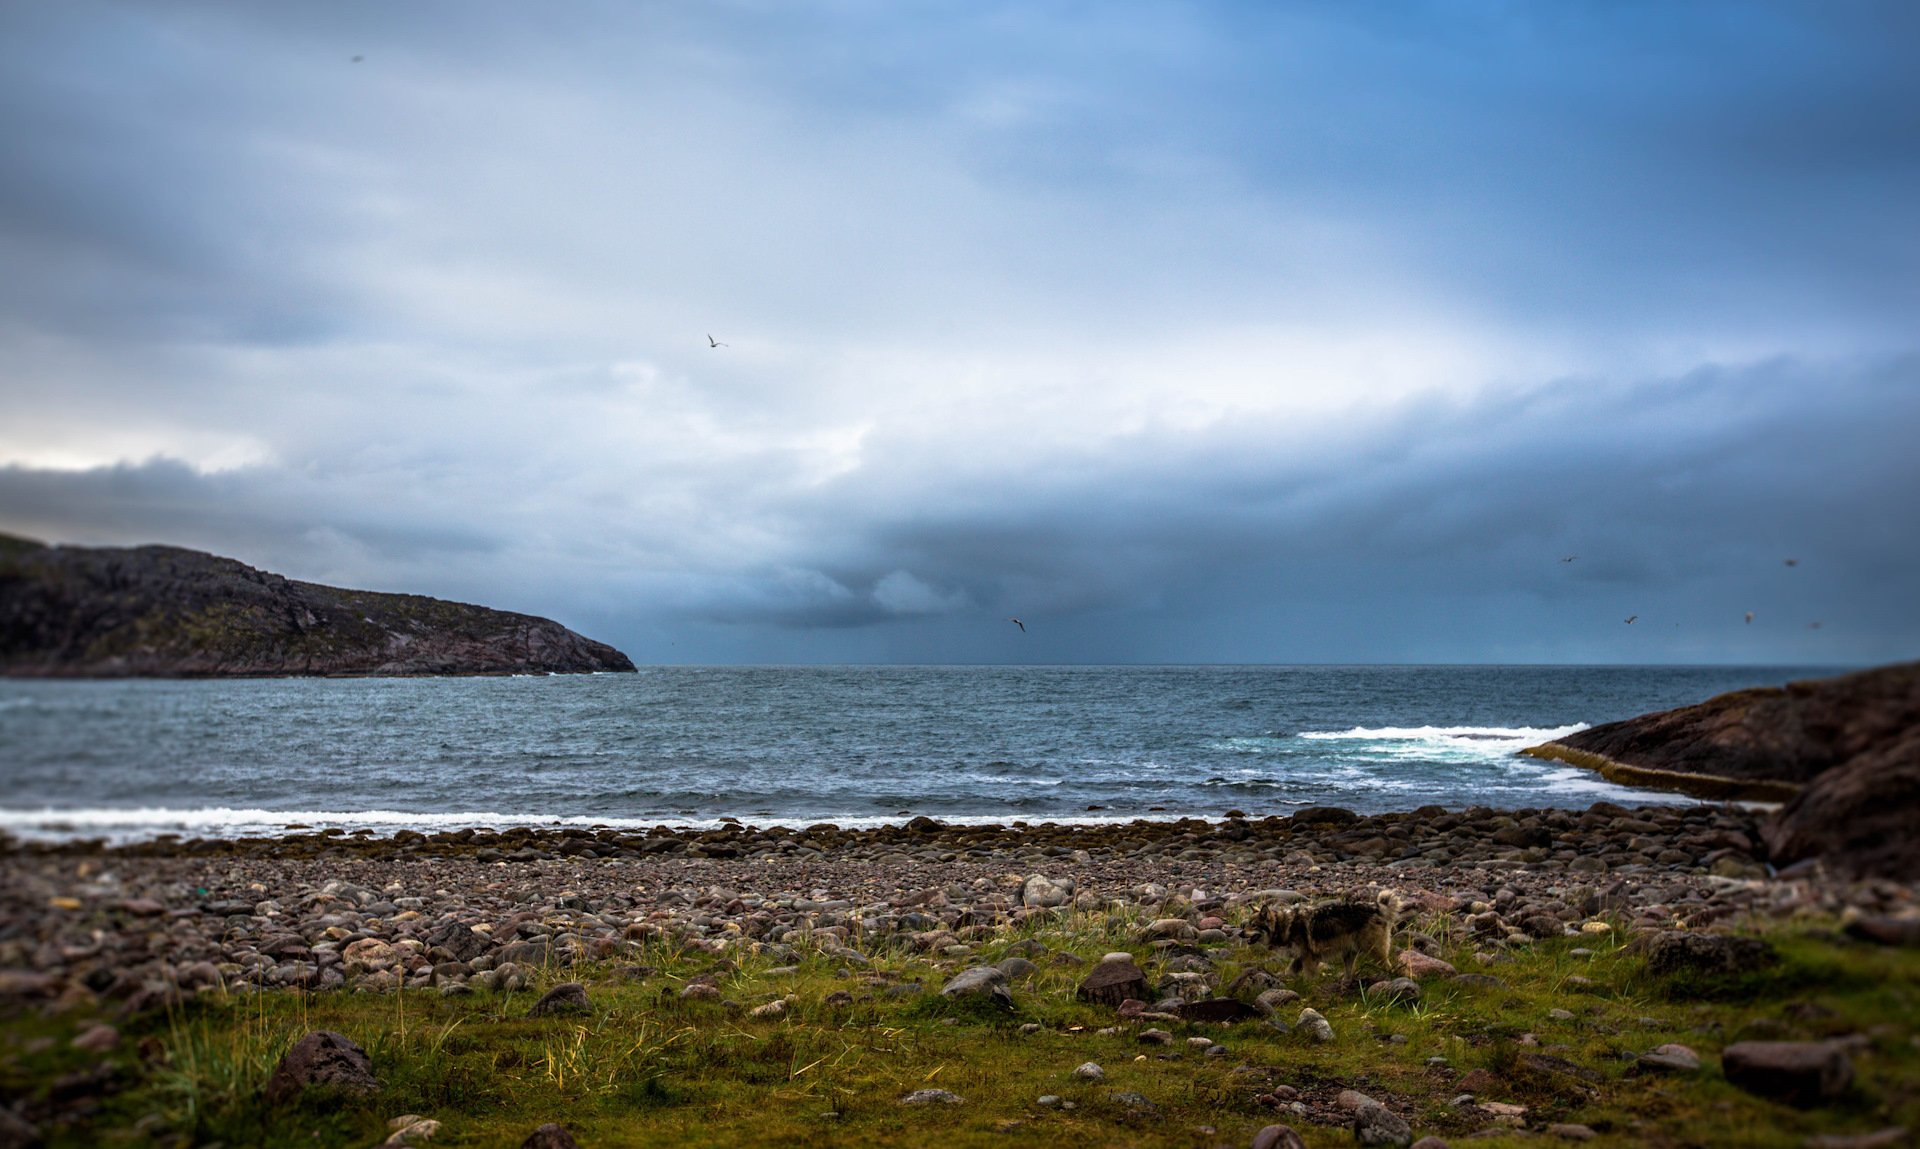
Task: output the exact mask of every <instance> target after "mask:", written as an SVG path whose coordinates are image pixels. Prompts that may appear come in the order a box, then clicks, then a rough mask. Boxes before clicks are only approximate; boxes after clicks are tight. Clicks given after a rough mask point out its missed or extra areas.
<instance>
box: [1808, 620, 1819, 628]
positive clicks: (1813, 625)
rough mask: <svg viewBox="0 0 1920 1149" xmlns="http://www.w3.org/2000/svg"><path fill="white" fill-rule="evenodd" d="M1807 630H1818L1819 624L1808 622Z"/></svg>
mask: <svg viewBox="0 0 1920 1149" xmlns="http://www.w3.org/2000/svg"><path fill="white" fill-rule="evenodd" d="M1807 629H1808V630H1819V629H1820V624H1819V623H1817V622H1810V623H1808V624H1807Z"/></svg>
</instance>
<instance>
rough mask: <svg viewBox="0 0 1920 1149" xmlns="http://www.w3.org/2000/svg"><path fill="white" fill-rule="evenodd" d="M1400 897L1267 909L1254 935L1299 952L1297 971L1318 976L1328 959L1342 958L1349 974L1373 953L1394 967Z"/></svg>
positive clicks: (1257, 919) (1390, 895)
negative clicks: (1322, 965) (1395, 933)
mask: <svg viewBox="0 0 1920 1149" xmlns="http://www.w3.org/2000/svg"><path fill="white" fill-rule="evenodd" d="M1399 917H1400V899H1399V898H1398V897H1396V896H1395V895H1394V893H1393V891H1392V890H1381V891H1380V896H1379V897H1378V898H1377V899H1375V900H1374V901H1373V902H1371V903H1369V902H1356V901H1338V902H1321V903H1319V904H1318V905H1312V906H1267V907H1265V908H1264V909H1262V910H1261V911H1260V912H1259V913H1258V914H1256V915H1255V916H1254V919H1253V923H1252V932H1253V933H1254V934H1256V935H1258V936H1261V937H1264V938H1265V939H1266V943H1267V944H1268V945H1269V946H1272V947H1274V948H1275V949H1284V950H1287V951H1289V952H1291V953H1292V954H1293V972H1295V973H1302V972H1304V973H1306V974H1307V975H1308V976H1312V975H1313V974H1314V973H1315V972H1316V971H1318V970H1319V968H1320V963H1321V962H1322V961H1325V960H1326V959H1327V958H1330V957H1334V956H1339V957H1341V958H1342V959H1344V961H1345V963H1346V969H1347V976H1348V977H1352V976H1353V967H1354V964H1355V963H1356V962H1358V961H1359V959H1360V957H1361V956H1362V955H1363V954H1364V955H1368V956H1371V957H1373V958H1374V959H1375V960H1377V961H1379V963H1380V964H1381V965H1382V966H1384V967H1386V968H1387V969H1388V970H1391V969H1392V968H1393V927H1394V925H1395V923H1396V922H1397V921H1398V920H1399Z"/></svg>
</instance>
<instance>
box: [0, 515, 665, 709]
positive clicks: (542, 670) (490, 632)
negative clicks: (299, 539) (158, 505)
mask: <svg viewBox="0 0 1920 1149" xmlns="http://www.w3.org/2000/svg"><path fill="white" fill-rule="evenodd" d="M633 668H634V667H633V662H632V660H630V659H629V658H628V657H627V656H626V655H624V654H622V653H620V652H619V651H617V650H615V649H614V648H613V647H611V646H608V645H606V644H605V643H602V642H595V641H593V640H592V639H589V638H584V637H582V636H581V635H578V634H575V633H574V632H573V631H571V630H568V629H567V628H566V627H564V626H561V625H560V624H559V623H557V622H553V621H551V620H549V619H544V618H536V617H534V616H532V615H525V614H513V613H510V612H508V611H502V610H490V609H488V608H486V607H482V606H469V605H467V604H465V603H457V602H446V601H444V600H441V599H436V598H427V597H425V596H423V595H413V594H381V593H377V592H373V591H359V590H342V589H339V588H337V587H330V586H320V585H318V584H316V583H308V582H298V581H296V580H293V579H288V578H282V577H281V576H279V575H276V574H271V573H269V572H267V571H262V570H255V569H254V568H253V567H250V566H247V565H246V564H245V563H242V562H238V561H236V560H234V559H228V558H221V557H219V556H217V555H210V554H205V553H202V552H200V551H191V550H186V549H183V548H181V547H168V546H143V547H68V546H47V545H45V544H43V543H38V542H34V541H32V540H29V539H22V538H15V537H13V536H10V535H0V676H4V677H9V678H245V677H282V676H286V677H294V676H323V677H364V676H423V675H481V674H582V673H591V672H595V671H631V670H633Z"/></svg>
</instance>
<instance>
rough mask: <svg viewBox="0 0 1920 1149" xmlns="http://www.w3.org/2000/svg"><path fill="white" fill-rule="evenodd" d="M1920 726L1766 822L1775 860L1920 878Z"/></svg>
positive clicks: (1812, 786) (1816, 783)
mask: <svg viewBox="0 0 1920 1149" xmlns="http://www.w3.org/2000/svg"><path fill="white" fill-rule="evenodd" d="M1916 822H1920V726H1916V727H1914V728H1911V729H1909V730H1907V731H1906V733H1905V734H1903V735H1901V736H1900V737H1897V738H1894V739H1891V740H1889V741H1888V742H1887V743H1886V744H1885V745H1882V746H1879V747H1876V748H1874V749H1872V750H1869V751H1867V752H1865V753H1863V754H1860V755H1857V756H1855V757H1854V758H1853V759H1851V760H1850V761H1848V762H1847V763H1846V764H1845V765H1841V766H1836V767H1834V768H1833V769H1831V770H1828V771H1827V772H1826V773H1824V774H1822V775H1820V776H1819V777H1818V778H1815V779H1814V780H1813V781H1812V782H1811V783H1809V784H1808V785H1807V788H1806V789H1805V790H1803V791H1801V792H1800V793H1799V794H1798V795H1797V796H1795V797H1794V798H1793V800H1791V801H1789V802H1788V803H1787V804H1786V805H1784V806H1782V807H1781V808H1780V809H1779V811H1778V812H1776V813H1775V814H1774V816H1773V817H1772V818H1769V819H1768V820H1767V821H1766V822H1764V823H1762V824H1761V827H1760V833H1761V836H1762V837H1763V838H1764V839H1765V840H1766V843H1767V851H1768V854H1769V855H1770V856H1771V857H1772V859H1773V861H1774V864H1775V865H1779V866H1787V865H1792V864H1793V863H1795V862H1799V861H1803V860H1805V859H1808V858H1820V859H1822V860H1823V862H1825V863H1826V864H1828V865H1830V866H1832V867H1834V868H1836V869H1838V870H1839V871H1840V872H1842V873H1848V874H1860V875H1873V876H1878V877H1888V878H1897V879H1900V880H1902V881H1920V835H1916V834H1915V833H1914V826H1915V824H1916Z"/></svg>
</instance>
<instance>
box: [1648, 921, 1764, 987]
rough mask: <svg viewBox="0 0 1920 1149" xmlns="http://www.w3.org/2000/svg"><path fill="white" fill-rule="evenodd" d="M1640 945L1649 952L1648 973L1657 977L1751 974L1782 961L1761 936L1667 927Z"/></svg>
mask: <svg viewBox="0 0 1920 1149" xmlns="http://www.w3.org/2000/svg"><path fill="white" fill-rule="evenodd" d="M1640 944H1641V945H1642V947H1643V948H1644V949H1645V950H1646V953H1647V972H1648V973H1650V974H1653V975H1654V976H1655V977H1667V976H1671V975H1673V974H1677V973H1703V974H1712V975H1727V974H1739V973H1750V972H1752V971H1754V970H1757V969H1764V968H1766V967H1767V966H1770V965H1772V964H1773V963H1774V962H1775V961H1777V960H1779V959H1778V956H1777V955H1776V954H1775V953H1774V952H1773V947H1772V946H1770V945H1768V944H1767V943H1766V942H1764V941H1762V940H1760V939H1759V938H1748V937H1737V936H1734V935H1732V934H1703V933H1695V932H1692V931H1690V930H1667V931H1665V932H1663V933H1658V934H1654V935H1652V936H1650V937H1649V938H1647V940H1646V941H1645V942H1643V943H1640Z"/></svg>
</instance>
